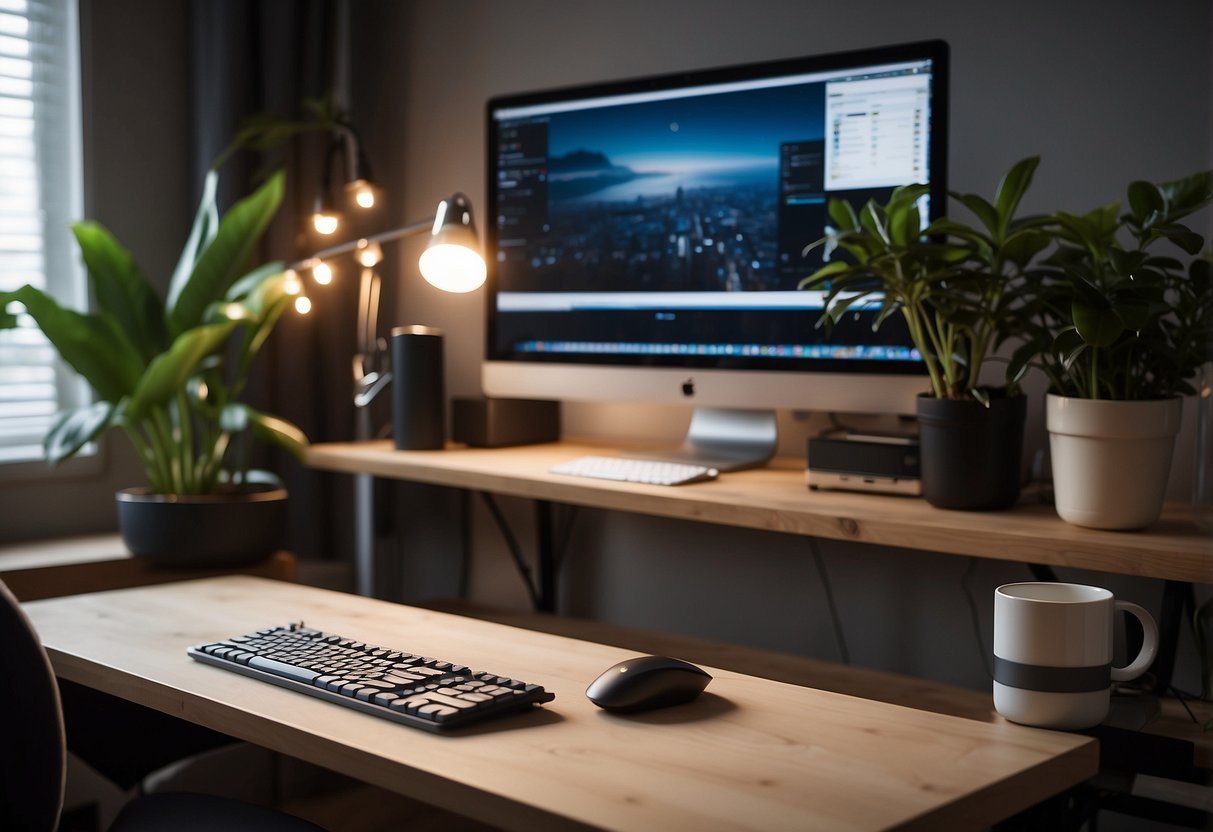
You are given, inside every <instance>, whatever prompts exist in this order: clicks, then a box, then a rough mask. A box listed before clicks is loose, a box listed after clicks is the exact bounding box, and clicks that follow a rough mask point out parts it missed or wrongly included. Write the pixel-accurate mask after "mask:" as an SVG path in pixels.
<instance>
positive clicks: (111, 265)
mask: <svg viewBox="0 0 1213 832" xmlns="http://www.w3.org/2000/svg"><path fill="white" fill-rule="evenodd" d="M72 233H74V234H75V235H76V242H77V243H79V245H80V253H81V254H82V255H83V256H84V264H85V265H86V266H87V267H88V274H89V277H90V278H91V280H92V286H93V293H94V294H95V296H96V298H97V305H98V307H100V309H101V310H102V311H104V312H108V313H109V314H111V315H113V316H114V320H115V321H117V322H118V326H120V327H121V328H122V331H123V332H125V333H126V334H127V337H128V338H130V340H131V342H132V343H133V344H134V345H135V348H136V349H138V350H139V353H140V354H141V355H142V356H143V358H144V360H145V361H150V360H151V359H152V357H153V356H155V355H156V354H157V353H159V352H160V351H161V350H163V349H164V348H165V347H166V346H168V335H167V332H166V329H165V326H164V305H163V304H162V303H161V302H160V298H159V297H157V295H156V293H155V292H154V291H152V287H151V284H149V283H148V282H147V278H146V277H144V276H143V272H142V271H141V270H140V268H139V264H138V263H136V262H135V258H134V257H132V256H131V253H130V252H129V251H127V250H126V249H125V248H123V247H122V245H120V244H119V243H118V241H117V240H115V239H114V237H113V235H111V234H110V233H109V231H107V230H106V229H105V228H104V227H102V226H101V225H100V224H99V223H95V222H91V221H86V222H79V223H76V224H75V225H73V226H72Z"/></svg>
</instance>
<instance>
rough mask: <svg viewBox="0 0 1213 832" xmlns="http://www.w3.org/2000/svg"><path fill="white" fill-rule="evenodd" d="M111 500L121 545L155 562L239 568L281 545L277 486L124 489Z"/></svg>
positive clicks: (281, 497) (282, 509) (282, 494)
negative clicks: (180, 491) (208, 491)
mask: <svg viewBox="0 0 1213 832" xmlns="http://www.w3.org/2000/svg"><path fill="white" fill-rule="evenodd" d="M117 498H118V530H119V531H120V532H121V533H122V540H123V542H124V543H125V544H126V547H127V549H129V550H130V552H131V554H132V555H134V556H135V557H137V558H141V559H143V560H145V561H147V562H149V563H152V564H155V565H156V566H177V567H221V566H243V565H246V564H250V563H257V562H259V561H262V560H265V559H266V558H267V557H269V556H270V555H272V554H273V553H274V552H275V551H277V550H278V549H279V548H280V546H281V543H282V531H283V528H284V526H285V523H286V498H287V496H286V490H285V489H282V488H275V487H273V486H260V487H259V486H249V487H248V489H247V490H245V491H239V492H233V493H230V494H218V495H175V494H149V493H148V492H147V489H145V488H128V489H125V490H123V491H119V492H118V494H117Z"/></svg>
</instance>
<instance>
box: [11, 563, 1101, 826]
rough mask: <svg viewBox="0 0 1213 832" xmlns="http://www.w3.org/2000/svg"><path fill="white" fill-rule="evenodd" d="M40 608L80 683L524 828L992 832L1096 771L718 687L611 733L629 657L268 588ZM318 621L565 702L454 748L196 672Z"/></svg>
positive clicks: (1054, 757)
mask: <svg viewBox="0 0 1213 832" xmlns="http://www.w3.org/2000/svg"><path fill="white" fill-rule="evenodd" d="M25 609H26V610H27V612H28V613H29V615H30V617H31V618H32V619H33V623H34V626H35V627H36V628H37V630H38V632H39V633H40V635H41V637H42V639H43V642H44V643H45V644H46V646H47V649H48V651H49V653H50V656H51V660H52V662H53V664H54V668H55V672H56V673H57V674H58V675H59V676H61V677H63V678H66V679H70V680H72V681H75V682H79V683H81V684H84V685H88V686H90V687H93V688H96V689H98V690H102V691H106V692H108V693H111V694H114V695H116V696H120V697H123V698H125V699H129V700H131V701H135V702H139V703H141V704H143V705H147V706H150V707H153V708H156V709H158V710H161V711H165V712H167V713H171V714H175V715H177V716H180V717H183V718H185V719H187V720H190V721H192V722H196V723H198V724H201V725H205V726H208V727H210V728H214V729H217V730H220V731H224V732H226V733H229V734H232V735H234V736H237V737H240V738H242V739H245V740H248V741H250V742H254V743H257V744H259V745H262V746H265V747H267V748H270V749H273V750H276V751H279V752H282V753H285V754H289V755H292V756H296V757H299V758H302V759H304V760H308V761H310V762H313V763H316V764H319V765H322V766H325V767H328V768H330V769H333V770H336V771H339V772H342V773H344V774H348V775H351V776H353V777H357V778H359V779H362V780H364V781H367V782H369V783H372V784H375V785H378V786H381V787H384V788H387V789H391V790H393V791H396V792H399V793H401V794H404V795H407V796H410V797H414V798H418V799H420V800H423V801H425V802H428V803H431V804H435V805H438V806H440V807H443V808H446V809H450V810H453V811H455V812H458V813H460V814H463V815H466V816H470V817H473V818H476V819H479V820H482V821H487V822H490V823H493V824H497V825H499V826H502V827H504V828H507V829H518V830H528V832H529V830H539V829H591V828H593V829H619V830H625V829H626V830H637V829H704V830H713V829H761V830H780V829H795V830H803V829H838V830H868V829H889V828H921V829H932V830H936V829H946V828H980V827H984V826H987V825H989V824H990V823H993V822H995V821H997V820H999V819H1002V818H1004V817H1007V816H1010V815H1012V814H1014V813H1016V812H1018V811H1020V810H1022V809H1024V808H1027V807H1028V806H1031V805H1033V804H1035V803H1037V802H1039V801H1040V800H1042V799H1044V798H1046V797H1048V796H1050V795H1052V794H1055V793H1058V792H1060V791H1062V790H1064V789H1066V788H1068V787H1069V786H1072V785H1074V784H1077V783H1079V782H1082V781H1083V780H1085V779H1087V778H1089V777H1091V776H1092V775H1094V773H1095V771H1096V767H1097V751H1098V749H1097V743H1096V742H1094V741H1093V740H1090V739H1088V738H1086V737H1082V736H1078V735H1073V734H1063V733H1056V732H1050V731H1042V730H1037V729H1032V728H1024V727H1021V726H1017V725H1012V724H1010V723H1007V722H1004V721H1001V720H995V721H993V722H990V723H986V722H979V721H974V720H968V719H961V718H958V717H952V716H946V715H941V714H934V713H928V712H925V711H917V710H912V709H908V708H902V707H899V706H896V705H889V704H886V703H881V702H872V701H868V700H865V699H858V698H854V697H849V696H844V695H841V694H836V693H829V692H825V691H820V690H814V689H811V688H804V687H797V686H794V685H788V684H784V683H781V682H775V681H770V680H766V679H759V678H756V677H752V676H746V675H743V674H739V673H735V672H730V671H727V670H718V669H715V668H711V667H708V668H706V669H707V670H708V671H709V672H710V673H712V674H713V676H714V677H715V678H714V680H713V681H712V683H711V684H710V686H709V688H708V692H707V693H706V694H705V695H703V696H701V697H699V698H698V699H697V700H695V701H694V702H692V703H690V704H689V705H687V706H684V707H681V708H677V709H668V710H664V711H654V712H650V713H648V714H641V715H636V716H632V717H620V716H612V715H610V714H607V713H606V712H604V711H601V710H599V709H598V708H596V707H595V706H594V705H592V704H591V703H590V702H589V701H588V700H587V699H586V698H585V696H584V691H585V687H586V685H587V684H588V683H589V682H590V681H591V680H592V679H593V678H594V677H595V676H597V674H598V673H600V672H601V671H602V670H604V669H605V668H607V667H609V666H610V665H612V664H614V663H616V662H618V661H620V660H621V659H624V658H627V657H628V656H629V655H631V651H627V650H623V649H620V648H617V647H610V646H607V645H602V644H594V643H590V642H584V641H577V640H573V639H569V638H563V637H560V636H555V635H550V634H546V633H537V632H532V631H527V630H520V629H517V628H513V627H506V626H503V625H500V624H494V623H490V622H485V621H478V620H473V619H468V618H462V617H459V616H451V615H447V614H444V613H439V612H434V611H428V610H421V609H417V608H412V607H406V606H401V605H397V604H390V603H386V602H382V601H376V600H372V599H367V598H361V597H357V596H352V595H345V594H341V593H335V592H330V591H327V590H320V589H314V588H309V587H301V586H297V585H289V584H284V583H280V582H275V581H268V580H264V579H258V578H250V577H243V576H241V577H227V578H214V579H206V580H200V581H189V582H184V583H176V584H166V585H162V586H156V587H144V588H138V589H129V590H117V591H113V592H105V593H97V594H92V595H81V596H75V597H72V598H60V599H51V600H45V601H35V602H31V603H27V604H25ZM299 617H303V618H304V619H305V620H306V622H307V623H308V624H309V625H311V626H315V627H319V628H322V629H326V630H331V631H334V632H339V633H343V634H346V635H350V636H356V637H359V638H364V639H366V640H368V641H372V642H375V643H379V644H383V645H386V646H392V647H397V648H402V649H408V650H412V651H415V652H421V653H424V654H427V655H434V656H440V657H442V658H446V659H452V660H456V661H462V662H465V663H467V664H469V665H471V666H473V667H476V668H479V669H485V670H491V671H495V672H498V673H504V674H508V675H512V676H515V677H517V678H521V679H525V680H526V681H529V682H535V683H538V684H542V685H544V686H545V687H547V688H548V689H549V690H551V691H553V692H554V693H555V694H556V700H555V701H554V702H552V703H551V704H549V705H547V706H545V707H544V708H542V709H540V710H537V711H536V712H534V713H531V714H526V715H522V716H516V717H506V718H503V719H500V720H496V721H493V722H490V723H487V724H485V725H484V726H483V727H482V728H471V729H468V732H467V733H466V734H465V735H463V736H458V737H445V736H435V735H431V734H428V733H426V732H423V731H418V730H415V729H410V728H406V727H403V726H397V725H395V724H393V723H390V722H385V721H384V720H380V719H376V718H375V717H372V716H367V715H364V714H361V713H358V712H356V711H352V710H349V709H345V708H341V707H339V706H335V705H332V704H329V703H326V702H322V701H319V700H315V699H312V698H310V697H306V696H303V695H301V694H298V693H295V692H292V691H288V690H282V689H279V688H277V687H274V686H272V685H269V684H266V683H263V682H259V681H257V680H253V679H247V678H245V677H243V676H240V675H238V674H234V673H228V672H224V671H222V670H219V669H216V668H213V667H209V666H206V665H203V664H199V663H197V662H194V661H193V660H191V659H189V658H187V657H186V655H185V648H186V646H188V645H190V644H195V643H200V642H205V641H208V640H212V639H216V638H220V637H224V636H228V635H235V634H237V633H242V632H246V631H250V630H253V629H257V628H260V627H264V626H268V625H273V624H280V623H285V622H289V621H291V620H297V619H298V618H299Z"/></svg>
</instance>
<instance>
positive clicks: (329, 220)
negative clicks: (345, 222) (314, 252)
mask: <svg viewBox="0 0 1213 832" xmlns="http://www.w3.org/2000/svg"><path fill="white" fill-rule="evenodd" d="M338 224H339V221H338V219H337V215H336V214H332V213H329V212H328V211H317V212H316V213H314V214H312V227H313V228H315V229H316V233H317V234H324V235H326V236H327V235H329V234H333V233H335V232H336V231H337V226H338Z"/></svg>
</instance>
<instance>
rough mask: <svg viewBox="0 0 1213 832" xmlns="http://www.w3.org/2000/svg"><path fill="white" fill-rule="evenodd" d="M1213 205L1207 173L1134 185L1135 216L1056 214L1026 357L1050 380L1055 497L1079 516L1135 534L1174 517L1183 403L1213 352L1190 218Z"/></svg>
mask: <svg viewBox="0 0 1213 832" xmlns="http://www.w3.org/2000/svg"><path fill="white" fill-rule="evenodd" d="M1211 200H1213V171H1206V172H1204V173H1198V174H1194V175H1192V176H1188V177H1185V178H1183V179H1179V180H1176V181H1174V182H1165V183H1162V184H1157V185H1156V184H1152V183H1149V182H1140V181H1139V182H1133V183H1132V184H1131V185H1129V188H1128V202H1129V210H1128V211H1127V212H1126V213H1123V214H1122V213H1121V205H1120V203H1119V202H1114V203H1112V204H1110V205H1106V206H1104V207H1101V208H1096V209H1095V210H1093V211H1090V212H1088V213H1086V214H1082V215H1078V214H1071V213H1067V212H1064V211H1063V212H1058V213H1056V214H1054V215H1053V216H1052V218H1051V221H1050V224H1049V230H1050V233H1051V235H1052V236H1053V237H1054V240H1055V242H1056V246H1055V248H1054V250H1053V251H1052V252H1051V253H1050V254H1049V255H1048V256H1047V257H1046V258H1045V259H1044V260H1043V261H1042V263H1041V264H1040V268H1038V269H1033V270H1032V272H1031V274H1030V275H1029V281H1030V283H1031V285H1030V286H1029V287H1028V288H1027V296H1028V297H1030V298H1031V300H1030V302H1029V303H1027V304H1025V305H1024V306H1023V307H1021V309H1020V311H1021V314H1022V315H1023V320H1022V322H1021V324H1020V326H1021V327H1022V329H1023V331H1024V333H1025V336H1026V337H1025V343H1024V345H1023V346H1022V347H1021V348H1020V350H1019V351H1018V352H1017V353H1016V355H1015V357H1014V359H1013V362H1012V363H1013V366H1014V367H1015V368H1016V370H1018V368H1021V367H1026V366H1027V365H1029V364H1034V365H1036V366H1038V367H1040V368H1041V369H1042V370H1043V371H1044V372H1045V374H1046V376H1047V377H1048V379H1049V385H1050V390H1049V395H1048V397H1047V402H1046V427H1047V428H1048V431H1049V444H1050V450H1051V454H1052V467H1053V489H1054V502H1055V505H1056V507H1057V512H1058V514H1059V515H1060V516H1061V517H1062V518H1063V519H1064V520H1066V521H1068V522H1071V523H1074V524H1076V525H1081V526H1089V527H1093V528H1101V529H1134V528H1140V527H1143V526H1147V525H1149V524H1150V523H1153V522H1154V521H1155V520H1156V519H1158V516H1159V514H1160V513H1161V511H1162V504H1163V499H1164V497H1165V494H1166V485H1167V478H1168V475H1169V472H1170V464H1171V457H1172V455H1173V452H1174V442H1175V436H1176V434H1177V433H1178V430H1179V422H1180V414H1181V412H1182V398H1181V397H1182V396H1184V395H1192V394H1193V393H1194V392H1195V390H1194V388H1193V386H1192V383H1191V382H1192V379H1193V378H1194V377H1195V376H1196V374H1197V372H1198V370H1199V368H1200V366H1201V365H1202V364H1204V363H1205V362H1207V361H1209V360H1210V359H1213V279H1211V271H1213V270H1211V268H1210V262H1209V260H1208V259H1207V257H1205V258H1201V257H1198V256H1197V255H1198V254H1199V253H1200V251H1201V249H1202V248H1203V246H1204V240H1203V238H1202V237H1201V235H1199V234H1197V233H1196V232H1194V231H1192V230H1191V229H1190V228H1188V227H1187V226H1185V225H1183V224H1181V223H1180V222H1179V220H1180V219H1182V218H1184V217H1186V216H1188V215H1190V214H1191V213H1193V212H1194V211H1197V210H1199V209H1200V208H1202V207H1204V206H1205V205H1208V204H1209V202H1210V201H1211ZM1160 249H1161V251H1160ZM1185 255H1186V256H1187V258H1190V259H1189V261H1188V262H1186V263H1185V262H1184V259H1183V258H1184V256H1185Z"/></svg>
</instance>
